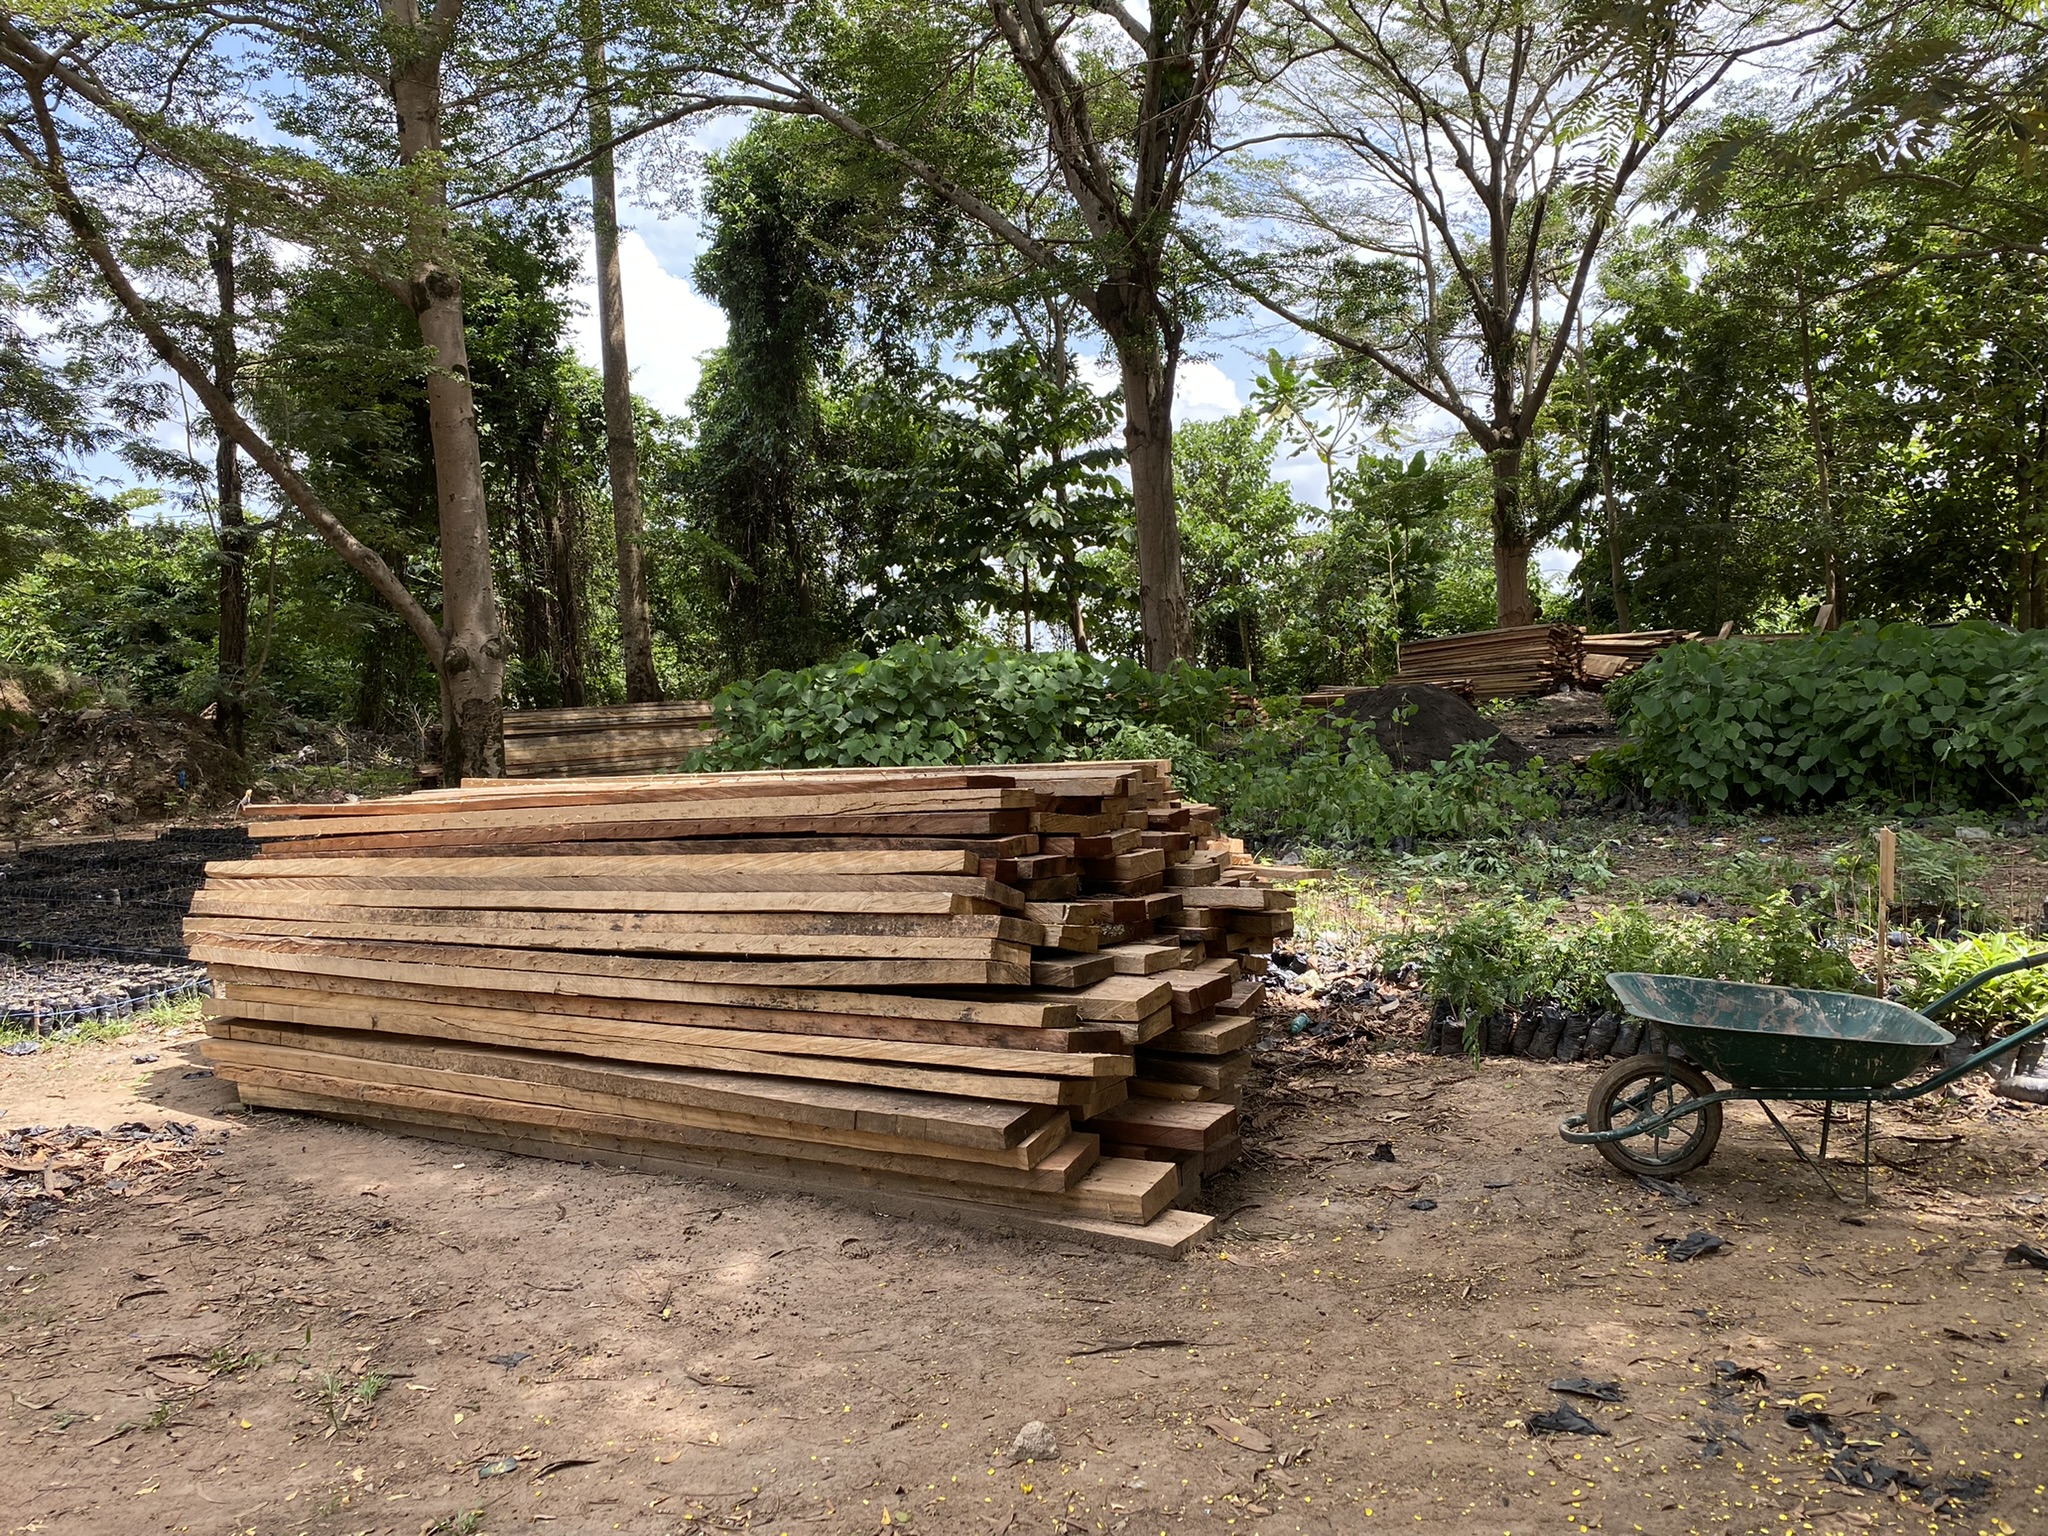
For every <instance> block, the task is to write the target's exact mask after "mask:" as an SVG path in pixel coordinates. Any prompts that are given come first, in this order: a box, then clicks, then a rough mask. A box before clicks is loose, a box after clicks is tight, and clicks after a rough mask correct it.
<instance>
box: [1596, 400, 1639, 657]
mask: <svg viewBox="0 0 2048 1536" xmlns="http://www.w3.org/2000/svg"><path fill="white" fill-rule="evenodd" d="M1600 520H1601V524H1602V527H1603V530H1604V534H1605V538H1606V543H1607V582H1608V585H1609V586H1610V587H1611V588H1612V589H1613V591H1614V627H1615V629H1616V630H1617V631H1619V632H1620V633H1622V634H1624V635H1625V634H1628V633H1629V632H1630V631H1632V630H1633V629H1634V628H1635V627H1636V624H1635V619H1634V617H1633V616H1632V615H1631V614H1630V613H1629V606H1628V571H1627V570H1626V569H1625V568H1624V567H1623V565H1622V562H1621V519H1620V518H1619V517H1617V516H1616V515H1615V510H1614V460H1613V457H1612V456H1611V455H1610V454H1609V453H1608V450H1607V443H1606V434H1605V433H1604V432H1603V433H1602V434H1601V444H1600Z"/></svg>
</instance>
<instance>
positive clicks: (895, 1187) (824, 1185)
mask: <svg viewBox="0 0 2048 1536" xmlns="http://www.w3.org/2000/svg"><path fill="white" fill-rule="evenodd" d="M254 1095H255V1096H254V1097H253V1098H250V1097H248V1096H245V1099H246V1101H247V1102H253V1103H258V1104H267V1105H269V1106H271V1107H273V1108H279V1109H291V1110H299V1111H302V1112H309V1113H314V1114H329V1115H335V1116H338V1117H340V1118H342V1119H358V1118H362V1119H370V1120H397V1121H401V1122H411V1123H413V1124H425V1125H439V1126H440V1127H441V1128H442V1129H445V1130H453V1131H457V1132H466V1131H471V1130H473V1129H478V1128H480V1127H479V1125H478V1122H477V1120H476V1119H474V1118H473V1117H472V1116H470V1115H467V1114H462V1113H455V1114H450V1113H447V1112H444V1111H437V1110H427V1109H399V1108H397V1107H396V1106H393V1107H392V1112H390V1113H388V1114H380V1113H378V1106H373V1105H364V1104H360V1103H356V1102H352V1101H350V1100H346V1099H331V1098H326V1097H324V1096H320V1095H313V1094H297V1093H289V1092H283V1091H279V1090H274V1089H257V1090H254ZM279 1101H291V1102H279ZM558 1113H559V1114H560V1115H562V1116H563V1118H564V1119H565V1120H566V1119H567V1118H568V1116H569V1112H568V1111H561V1112H558ZM507 1129H509V1130H512V1131H513V1132H514V1133H515V1134H530V1132H526V1131H525V1128H524V1127H518V1126H508V1127H507ZM547 1129H548V1130H549V1131H550V1138H549V1139H555V1138H556V1137H565V1136H576V1137H578V1138H579V1139H582V1140H583V1144H584V1145H587V1146H597V1147H601V1146H603V1145H604V1144H605V1143H606V1142H612V1141H615V1142H616V1143H618V1144H619V1145H620V1146H621V1148H622V1150H635V1151H641V1152H652V1153H654V1154H655V1155H656V1156H659V1157H662V1158H665V1159H668V1160H671V1161H673V1162H674V1163H675V1164H676V1165H677V1167H678V1168H679V1169H680V1168H682V1167H684V1166H689V1167H694V1168H696V1169H698V1170H700V1171H704V1172H711V1173H716V1174H719V1175H724V1174H729V1173H732V1174H737V1173H764V1174H769V1175H772V1176H778V1177H781V1178H783V1179H787V1180H789V1181H790V1182H791V1183H793V1184H795V1185H797V1186H798V1187H801V1188H805V1189H815V1190H818V1191H820V1192H837V1191H845V1190H860V1189H883V1190H890V1191H896V1192H902V1193H909V1194H916V1195H925V1196H934V1195H935V1196H938V1197H939V1198H942V1199H951V1200H968V1199H971V1200H974V1201H975V1202H977V1203H982V1204H988V1205H997V1206H1005V1207H1008V1206H1015V1207H1018V1208H1021V1209H1024V1210H1031V1211H1038V1212H1042V1213H1047V1214H1052V1215H1061V1216H1087V1217H1093V1218H1096V1219H1107V1220H1111V1221H1118V1222H1124V1223H1128V1224H1130V1225H1133V1226H1142V1225H1144V1224H1145V1223H1146V1222H1148V1221H1150V1220H1151V1219H1152V1218H1153V1217H1155V1216H1157V1215H1158V1214H1159V1213H1160V1212H1161V1211H1163V1210H1165V1209H1166V1207H1167V1206H1168V1205H1170V1204H1171V1203H1172V1201H1173V1198H1174V1196H1175V1195H1176V1194H1178V1193H1179V1187H1180V1179H1179V1175H1178V1173H1177V1172H1176V1171H1175V1169H1174V1168H1173V1165H1172V1164H1170V1163H1144V1162H1139V1161H1137V1160H1135V1159H1124V1158H1104V1159H1102V1160H1101V1161H1100V1162H1098V1163H1096V1165H1095V1166H1094V1167H1093V1168H1091V1169H1090V1170H1089V1171H1088V1172H1087V1174H1085V1175H1084V1176H1083V1177H1082V1178H1081V1180H1080V1182H1079V1183H1077V1184H1076V1185H1075V1186H1074V1187H1073V1188H1072V1189H1069V1190H1065V1191H1063V1192H1061V1193H1059V1194H1047V1193H1041V1192H1038V1191H1034V1190H1022V1189H1003V1188H999V1187H997V1186H994V1185H984V1184H972V1183H968V1182H967V1181H965V1180H955V1179H944V1178H924V1177H921V1176H919V1175H915V1174H898V1173H888V1172H884V1171H881V1170H878V1169H871V1168H854V1167H844V1168H842V1167H835V1166H833V1165H832V1164H828V1163H815V1162H806V1161H803V1160H801V1159H797V1158H790V1157H770V1156H765V1155H761V1154H755V1153H743V1152H714V1151H711V1150H709V1149H700V1148H694V1147H677V1146H673V1145H671V1144H669V1143H666V1142H663V1141H660V1140H658V1139H650V1138H647V1137H642V1136H622V1135H620V1134H619V1133H618V1132H616V1131H608V1130H605V1129H603V1128H601V1127H598V1126H584V1127H574V1126H570V1125H567V1124H564V1125H562V1126H560V1127H549V1128H547ZM1162 1171H1163V1173H1162Z"/></svg>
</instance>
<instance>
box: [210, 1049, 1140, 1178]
mask: <svg viewBox="0 0 2048 1536" xmlns="http://www.w3.org/2000/svg"><path fill="white" fill-rule="evenodd" d="M220 1075H221V1076H223V1077H225V1078H228V1079H229V1080H230V1081H232V1082H233V1083H234V1084H235V1086H236V1091H237V1092H238V1093H239V1094H240V1096H241V1098H242V1100H243V1102H244V1103H256V1104H263V1103H275V1102H276V1101H277V1100H279V1099H284V1098H290V1099H297V1100H300V1101H302V1103H303V1102H304V1101H307V1100H313V1101H325V1102H328V1103H339V1104H347V1105H364V1106H372V1107H382V1108H385V1109H391V1110H396V1111H397V1112H398V1113H400V1114H404V1115H430V1116H433V1117H436V1118H441V1117H446V1118H449V1119H452V1120H456V1121H464V1120H468V1121H474V1122H478V1123H481V1124H484V1125H509V1126H549V1127H554V1126H560V1127H564V1128H567V1129H571V1130H584V1131H596V1132H599V1133H601V1134H606V1135H613V1136H630V1137H636V1138H640V1139H644V1140H647V1141H651V1142H655V1143H657V1144H661V1145H668V1146H673V1147H675V1148H676V1149H677V1150H678V1151H685V1150H686V1151H688V1152H690V1153H693V1154H695V1155H698V1156H706V1157H716V1158H721V1159H722V1158H725V1157H749V1158H750V1157H769V1158H778V1159H779V1158H789V1159H793V1160H798V1161H802V1162H804V1163H807V1164H814V1165H823V1166H831V1165H834V1164H847V1165H850V1166H852V1167H854V1168H857V1169H859V1170H860V1171H861V1172H863V1173H873V1174H879V1175H884V1176H887V1177H892V1178H908V1179H917V1180H929V1181H933V1182H936V1183H946V1182H949V1181H952V1180H956V1179H957V1180H961V1181H964V1182H966V1183H968V1184H970V1185H971V1186H972V1187H973V1188H974V1189H975V1190H976V1191H977V1192H978V1193H979V1192H983V1191H993V1190H1002V1191H1004V1192H1005V1193H1006V1194H1010V1195H1025V1194H1036V1195H1042V1196H1058V1195H1060V1194H1064V1193H1065V1192H1067V1191H1069V1190H1071V1189H1073V1188H1074V1187H1075V1186H1076V1185H1077V1184H1079V1183H1080V1181H1081V1179H1082V1178H1083V1177H1084V1176H1085V1175H1086V1173H1087V1172H1088V1170H1089V1169H1091V1168H1093V1167H1094V1166H1095V1165H1096V1162H1097V1159H1098V1156H1099V1152H1100V1143H1099V1141H1098V1140H1097V1138H1095V1137H1094V1136H1083V1135H1078V1134H1070V1135H1069V1136H1068V1137H1067V1139H1066V1142H1065V1144H1064V1145H1062V1146H1061V1147H1059V1148H1058V1149H1056V1150H1055V1151H1053V1152H1051V1153H1050V1154H1048V1155H1047V1156H1046V1157H1045V1158H1044V1159H1043V1160H1041V1161H1040V1162H1039V1164H1038V1165H1037V1166H1036V1167H1033V1168H1006V1167H1003V1166H1001V1165H999V1164H992V1163H976V1162H967V1161H965V1160H962V1159H959V1158H949V1157H926V1156H921V1155H918V1154H914V1153H902V1152H885V1151H881V1150H878V1149H876V1148H872V1147H848V1146H837V1145H833V1144H830V1143H827V1142H823V1141H816V1142H800V1141H789V1140H782V1139H777V1138H771V1137H756V1136H748V1135H744V1134H740V1133H737V1132H732V1131H721V1130H716V1129H711V1128H706V1127H699V1126H692V1125H685V1124H682V1123H679V1122H675V1121H671V1120H667V1119H652V1118H649V1117H648V1116H646V1115H643V1114H640V1113H637V1112H633V1113H621V1112H620V1111H619V1110H617V1109H610V1108H604V1109H598V1108H578V1107H571V1106H568V1105H563V1104H551V1103H535V1102H529V1101H528V1100H525V1099H509V1098H502V1097H499V1096H498V1095H497V1093H496V1092H495V1091H491V1092H474V1091H463V1090H460V1089H456V1088H424V1087H415V1086H412V1085H410V1084H404V1083H394V1082H366V1081H363V1080H361V1079H357V1078H345V1077H326V1076H322V1075H320V1074H319V1073H317V1072H312V1071H288V1070H284V1069H280V1068H275V1067H270V1066H253V1065H247V1064H243V1063H239V1062H237V1061H235V1060H234V1059H233V1053H232V1051H230V1052H229V1053H227V1055H226V1056H225V1057H224V1059H223V1061H222V1065H221V1069H220ZM451 1076H452V1074H451ZM464 1081H466V1082H470V1083H472V1084H474V1085H476V1086H480V1087H482V1088H486V1089H492V1090H495V1088H496V1086H497V1085H496V1084H495V1083H494V1082H493V1080H492V1079H489V1078H479V1079H464ZM285 1107H290V1106H285ZM308 1107H310V1106H308ZM633 1108H635V1106H630V1105H629V1106H628V1109H633ZM841 1134H845V1133H841Z"/></svg>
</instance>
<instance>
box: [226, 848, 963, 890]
mask: <svg viewBox="0 0 2048 1536" xmlns="http://www.w3.org/2000/svg"><path fill="white" fill-rule="evenodd" d="M977 862H978V861H977V860H976V859H975V857H974V855H973V854H971V853H965V852H955V851H952V850H949V849H944V848H911V849H891V848H864V849H860V850H848V849H843V848H841V849H833V848H821V849H819V850H818V851H816V852H814V853H813V852H801V853H728V852H720V853H708V852H703V853H634V854H625V855H613V856H605V855H576V856H572V857H562V858H550V857H546V856H542V855H534V856H527V855H509V856H498V857H494V856H491V855H488V854H485V855H471V856H468V857H451V856H447V855H440V856H434V855H429V856H425V857H398V858H377V859H350V858H348V857H346V856H339V857H326V856H322V857H320V858H312V859H297V858H292V857H290V856H289V855H288V854H286V853H283V852H273V853H269V854H266V855H265V857H263V858H261V859H224V860H220V861H218V862H216V863H212V864H209V865H207V866H206V877H207V879H209V880H236V879H256V880H269V879H272V878H275V877H276V876H279V875H308V876H313V877H316V878H319V879H331V878H334V877H336V876H340V875H349V874H353V875H380V876H391V877H397V876H408V877H412V876H418V877H421V878H427V879H431V878H433V877H435V876H439V875H453V876H461V877H465V878H478V877H483V876H490V877H499V876H503V877H508V878H512V879H518V880H528V879H541V878H543V877H546V876H549V875H561V876H567V877H569V878H571V879H576V880H589V881H592V882H598V881H611V882H624V883H626V884H628V885H638V884H640V883H641V882H643V881H648V880H654V879H660V878H663V877H666V876H670V875H677V876H682V877H684V878H687V879H697V878H701V877H703V876H706V875H739V874H782V875H956V876H972V875H974V873H975V865H976V863H977ZM654 889H657V890H691V889H695V887H692V886H687V885H679V886H656V887H654ZM705 889H712V890H724V889H727V887H724V886H711V887H705ZM765 889H770V890H773V889H777V887H773V886H770V887H765ZM788 889H801V887H788Z"/></svg>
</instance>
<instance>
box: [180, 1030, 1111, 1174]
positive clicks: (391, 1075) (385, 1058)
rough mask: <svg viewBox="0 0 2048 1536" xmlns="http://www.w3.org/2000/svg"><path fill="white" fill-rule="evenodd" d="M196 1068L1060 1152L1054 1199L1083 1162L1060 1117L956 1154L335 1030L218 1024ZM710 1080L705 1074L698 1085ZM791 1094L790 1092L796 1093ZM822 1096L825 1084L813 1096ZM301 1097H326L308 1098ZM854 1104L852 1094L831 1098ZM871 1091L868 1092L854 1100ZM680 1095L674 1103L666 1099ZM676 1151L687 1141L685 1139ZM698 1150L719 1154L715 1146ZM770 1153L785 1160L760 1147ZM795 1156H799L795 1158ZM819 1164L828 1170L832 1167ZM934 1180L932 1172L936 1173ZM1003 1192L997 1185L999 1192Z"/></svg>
mask: <svg viewBox="0 0 2048 1536" xmlns="http://www.w3.org/2000/svg"><path fill="white" fill-rule="evenodd" d="M202 1050H203V1052H204V1054H205V1056H206V1059H207V1060H208V1061H210V1062H213V1063H214V1064H215V1067H216V1070H217V1071H218V1072H219V1074H220V1075H221V1076H222V1077H225V1078H233V1079H236V1080H238V1081H239V1080H240V1078H241V1076H242V1075H243V1074H245V1073H249V1072H254V1071H263V1072H267V1073H271V1074H275V1073H284V1072H294V1073H305V1074H309V1075H312V1076H316V1077H324V1078H331V1079H337V1080H340V1081H343V1082H362V1083H379V1084H383V1085H386V1086H391V1087H401V1088H426V1089H433V1090H436V1091H439V1092H445V1093H468V1094H475V1095H477V1096H478V1097H481V1098H504V1099H513V1100H517V1101H519V1102H522V1103H527V1104H539V1105H550V1106H554V1107H557V1108H563V1109H581V1110H587V1111H592V1112H595V1113H600V1114H615V1115H627V1116H631V1117H633V1118H635V1119H643V1120H653V1121H658V1122H660V1123H661V1124H663V1125H674V1126H679V1127H687V1128H690V1129H693V1130H697V1131H716V1132H723V1133H726V1134H728V1135H732V1136H743V1137H754V1138H765V1139H767V1140H770V1141H784V1142H786V1141H800V1142H806V1143H811V1144H815V1145H819V1146H833V1147H840V1148H845V1149H849V1150H862V1151H867V1152H877V1153H883V1154H888V1155H892V1156H905V1157H916V1158H920V1159H924V1160H934V1159H937V1160H943V1162H964V1163H970V1164H973V1165H975V1166H977V1167H983V1166H985V1167H993V1168H1009V1169H1033V1168H1041V1167H1045V1166H1046V1165H1047V1163H1048V1160H1049V1159H1053V1157H1054V1154H1055V1153H1056V1152H1059V1151H1060V1149H1062V1148H1066V1149H1067V1155H1066V1156H1065V1157H1064V1158H1060V1159H1058V1160H1057V1161H1054V1162H1053V1163H1052V1165H1051V1166H1052V1167H1053V1168H1054V1169H1058V1170H1064V1174H1065V1176H1064V1177H1063V1178H1061V1179H1059V1180H1058V1182H1056V1183H1054V1184H1052V1185H1050V1186H1048V1187H1051V1188H1059V1189H1064V1188H1066V1187H1067V1185H1069V1184H1071V1183H1072V1182H1073V1180H1074V1179H1076V1178H1078V1177H1079V1176H1080V1175H1081V1173H1082V1172H1084V1171H1085V1170H1086V1168H1087V1167H1088V1165H1089V1164H1090V1163H1092V1162H1093V1158H1092V1157H1088V1156H1085V1155H1084V1149H1082V1148H1079V1147H1072V1146H1070V1145H1069V1143H1070V1141H1071V1129H1072V1128H1071V1123H1070V1122H1071V1117H1070V1116H1069V1115H1068V1114H1067V1113H1066V1112H1065V1111H1062V1110H1045V1109H1038V1110H1030V1111H1025V1113H1028V1114H1032V1115H1035V1116H1037V1117H1039V1119H1038V1123H1037V1124H1036V1125H1034V1126H1032V1127H1031V1128H1030V1129H1029V1130H1028V1131H1026V1132H1025V1133H1024V1134H1023V1135H1020V1136H1019V1137H1018V1138H1017V1140H1016V1141H1015V1143H1014V1144H1012V1145H1010V1146H1007V1147H982V1146H970V1145H963V1144H961V1143H960V1142H958V1141H957V1140H940V1139H937V1138H932V1137H926V1136H917V1135H905V1134H901V1133H898V1132H893V1131H875V1130H871V1129H868V1128H866V1127H863V1126H858V1125H836V1124H832V1125H828V1124H823V1123H820V1121H819V1120H818V1119H817V1118H816V1117H815V1116H813V1117H812V1118H809V1119H805V1120H791V1119H787V1118H784V1117H781V1116H779V1115H776V1114H773V1113H764V1112H763V1111H764V1109H765V1108H766V1105H755V1106H753V1107H750V1108H746V1109H734V1108H732V1107H730V1106H729V1105H716V1106H714V1105H706V1104H702V1103H698V1102H695V1100H696V1098H697V1097H698V1095H697V1094H696V1092H695V1089H694V1085H692V1084H687V1083H686V1084H683V1085H681V1086H680V1087H678V1086H677V1085H675V1084H672V1083H670V1082H669V1081H668V1080H667V1079H668V1078H670V1077H683V1078H689V1077H692V1076H696V1075H700V1074H690V1073H665V1072H663V1071H662V1070H661V1069H659V1068H648V1067H618V1066H613V1065H609V1064H604V1063H592V1062H582V1061H578V1060H576V1059H575V1058H572V1057H562V1056H549V1055H545V1054H542V1053H539V1052H530V1051H495V1050H479V1049H474V1048H471V1049H451V1048H450V1047H448V1046H445V1045H440V1044H437V1043H434V1042H429V1041H410V1040H398V1041H394V1040H389V1039H380V1038H378V1037H376V1036H374V1035H358V1034H353V1033H349V1032H345V1031H328V1030H294V1029H293V1028H291V1027H290V1026H269V1025H260V1024H250V1023H247V1022H244V1021H240V1020H235V1021H224V1022H223V1023H222V1025H221V1028H220V1030H219V1031H218V1032H214V1033H212V1034H211V1035H210V1037H209V1038H208V1039H207V1040H206V1042H205V1043H204V1045H203V1047H202ZM701 1075H703V1076H710V1074H701ZM255 1080H257V1081H266V1082H269V1083H270V1084H271V1085H272V1086H274V1087H276V1086H291V1085H289V1084H285V1083H282V1082H280V1080H279V1079H278V1078H276V1077H275V1076H270V1077H265V1078H260V1079H255ZM797 1086H801V1085H797ZM821 1086H829V1085H821ZM307 1091H309V1092H319V1093H325V1092H331V1091H332V1090H331V1089H327V1088H309V1089H308V1090H307ZM842 1091H844V1092H848V1093H858V1092H861V1091H863V1090H860V1089H845V1090H842ZM865 1091H868V1092H873V1091H875V1090H865ZM679 1094H680V1097H679V1096H678V1095H679ZM685 1139H686V1140H687V1139H688V1138H685ZM694 1144H698V1145H711V1146H716V1145H721V1144H725V1143H720V1142H717V1141H710V1142H697V1143H694ZM768 1150H770V1151H780V1150H785V1149H782V1148H772V1147H771V1148H769V1149H768ZM796 1155H798V1156H801V1155H803V1154H801V1153H798V1154H796ZM843 1160H844V1159H840V1158H830V1159H828V1161H833V1162H838V1161H843ZM939 1171H944V1168H943V1166H942V1167H941V1169H940V1170H939ZM1004 1182H1007V1181H1004Z"/></svg>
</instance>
